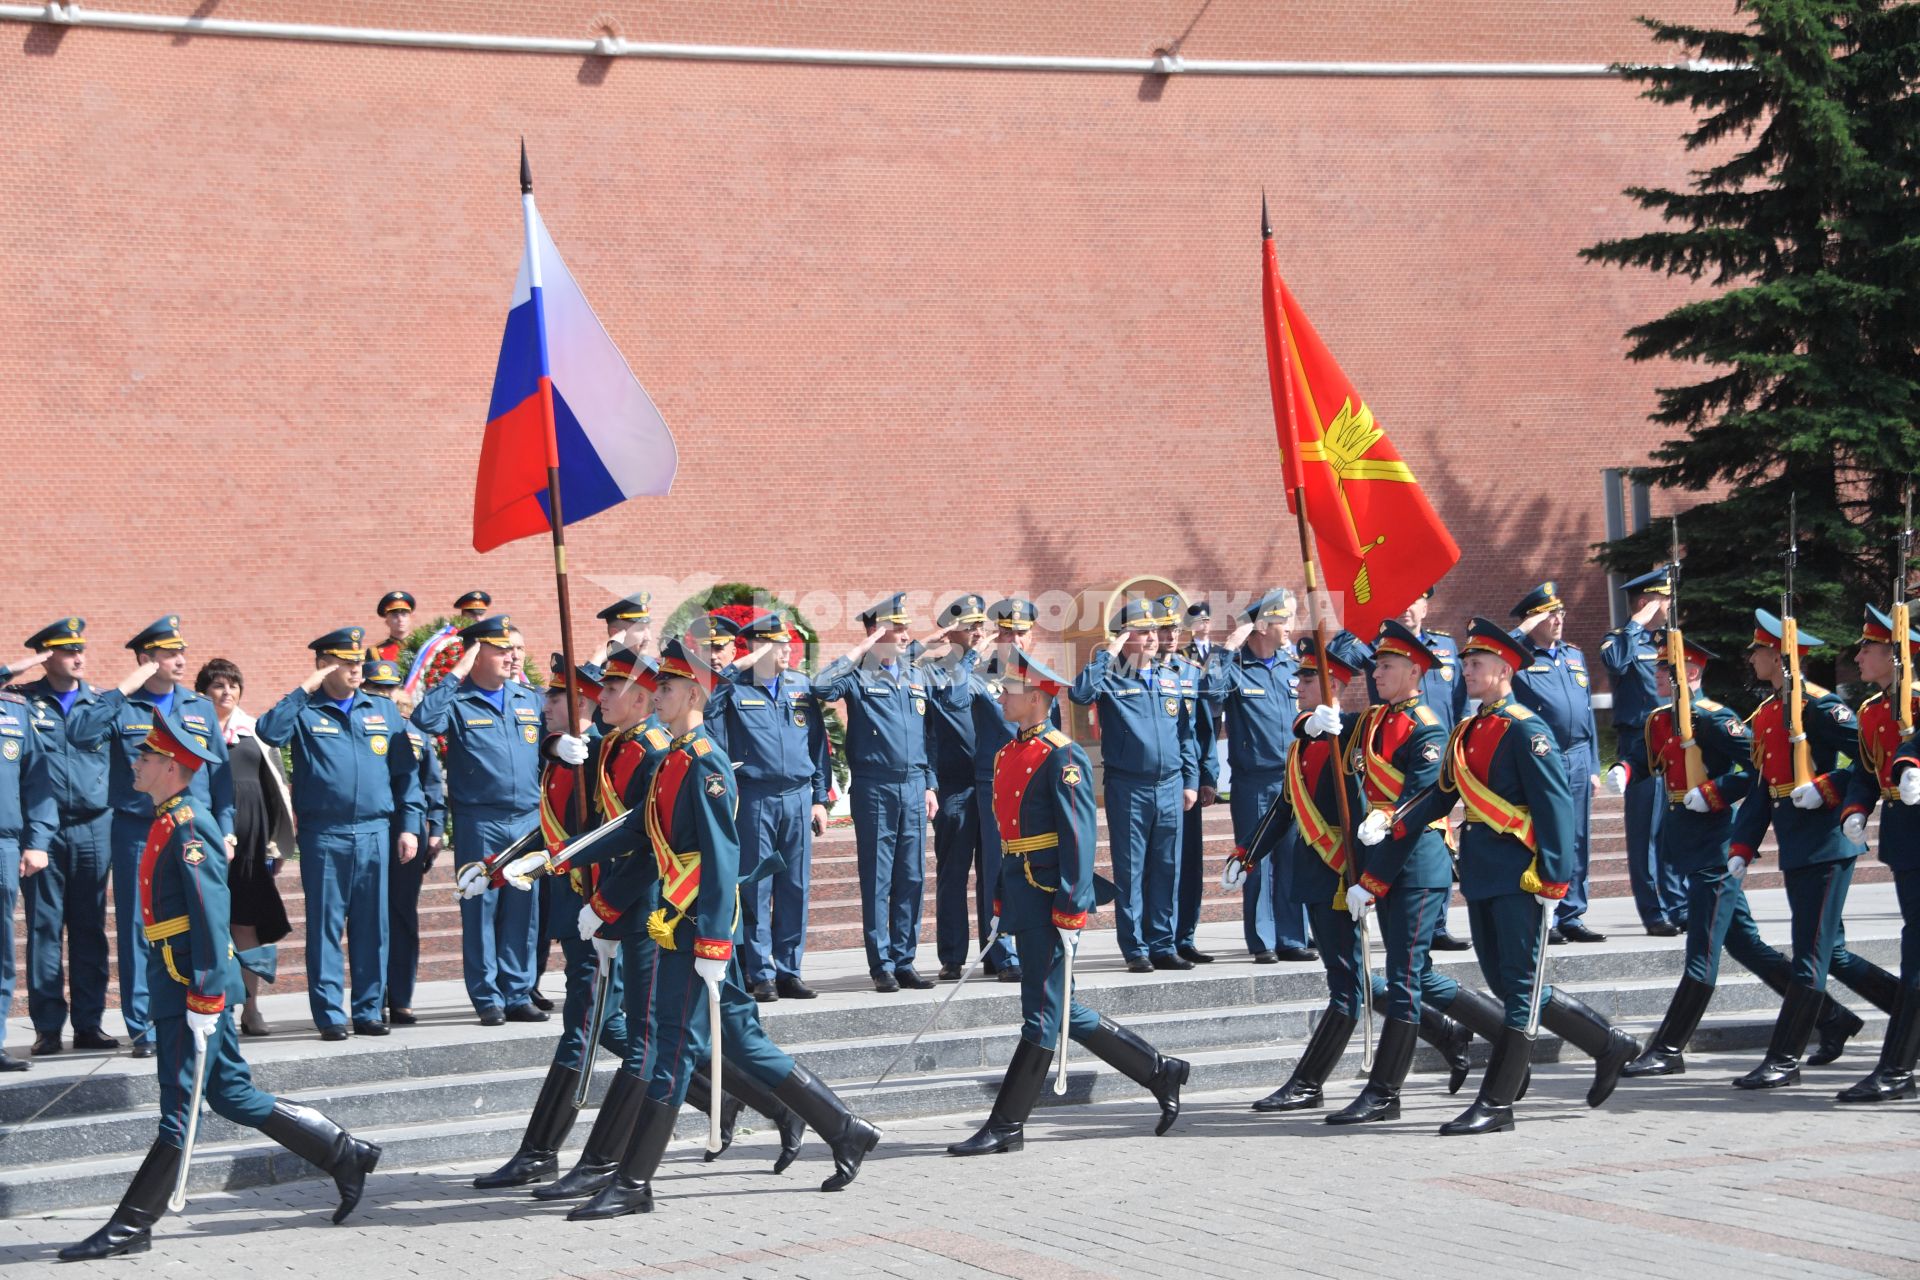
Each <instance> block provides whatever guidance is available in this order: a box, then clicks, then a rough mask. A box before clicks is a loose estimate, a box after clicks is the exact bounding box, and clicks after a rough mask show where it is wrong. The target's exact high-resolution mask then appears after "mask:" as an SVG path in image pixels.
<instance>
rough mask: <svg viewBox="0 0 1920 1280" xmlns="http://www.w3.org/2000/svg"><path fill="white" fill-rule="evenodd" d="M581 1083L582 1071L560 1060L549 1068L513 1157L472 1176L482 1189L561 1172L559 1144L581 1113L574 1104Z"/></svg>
mask: <svg viewBox="0 0 1920 1280" xmlns="http://www.w3.org/2000/svg"><path fill="white" fill-rule="evenodd" d="M579 1087H580V1073H579V1072H578V1071H575V1070H573V1069H572V1068H571V1067H563V1066H560V1065H559V1064H558V1063H555V1064H554V1065H553V1066H550V1067H548V1068H547V1078H546V1080H545V1081H544V1082H543V1083H542V1084H541V1086H540V1096H539V1098H537V1099H536V1100H535V1101H534V1104H533V1114H532V1115H531V1116H529V1117H527V1132H526V1134H525V1135H524V1136H522V1137H521V1139H520V1149H519V1150H518V1151H516V1152H514V1153H513V1158H512V1159H510V1160H508V1161H507V1162H506V1163H505V1164H503V1165H501V1166H500V1167H499V1168H498V1169H495V1170H494V1171H493V1172H492V1173H483V1174H481V1175H480V1176H479V1177H477V1178H475V1179H474V1180H473V1185H474V1186H476V1187H478V1188H479V1189H480V1190H482V1191H493V1190H496V1189H498V1188H500V1187H524V1186H526V1185H527V1184H528V1183H529V1182H545V1181H546V1180H547V1179H548V1178H551V1177H552V1176H553V1175H554V1174H556V1173H558V1172H560V1144H561V1143H562V1142H565V1141H566V1140H567V1133H568V1131H569V1130H571V1129H572V1128H573V1122H574V1120H575V1119H576V1118H578V1117H579V1115H580V1109H579V1108H578V1107H576V1106H574V1105H573V1094H574V1090H576V1089H578V1088H579Z"/></svg>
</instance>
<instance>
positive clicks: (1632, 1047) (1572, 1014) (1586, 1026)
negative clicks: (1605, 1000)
mask: <svg viewBox="0 0 1920 1280" xmlns="http://www.w3.org/2000/svg"><path fill="white" fill-rule="evenodd" d="M1540 1022H1541V1025H1542V1026H1544V1027H1546V1028H1547V1030H1549V1031H1551V1032H1553V1034H1555V1035H1557V1036H1559V1037H1560V1038H1561V1039H1562V1040H1565V1041H1566V1042H1567V1043H1568V1044H1570V1045H1572V1046H1573V1047H1574V1048H1576V1049H1578V1050H1580V1052H1582V1053H1584V1054H1586V1055H1587V1056H1588V1057H1590V1058H1592V1059H1593V1064H1594V1065H1593V1084H1592V1085H1591V1086H1589V1087H1588V1089H1587V1105H1588V1106H1590V1107H1597V1106H1599V1105H1600V1104H1601V1103H1603V1102H1605V1101H1606V1100H1607V1099H1608V1098H1609V1097H1611V1096H1612V1094H1613V1087H1614V1086H1615V1085H1617V1084H1619V1083H1620V1073H1621V1072H1622V1071H1624V1070H1626V1067H1627V1064H1628V1063H1629V1062H1632V1061H1633V1060H1634V1059H1635V1058H1637V1057H1639V1056H1640V1042H1639V1041H1638V1040H1635V1039H1634V1038H1633V1037H1632V1036H1630V1035H1628V1034H1627V1033H1626V1032H1624V1031H1621V1030H1619V1029H1617V1028H1616V1027H1615V1026H1614V1025H1613V1024H1612V1023H1610V1022H1608V1021H1607V1020H1606V1019H1605V1018H1603V1017H1601V1016H1600V1015H1599V1014H1597V1013H1595V1012H1594V1011H1593V1010H1592V1009H1589V1008H1588V1007H1587V1006H1586V1005H1584V1004H1582V1003H1581V1002H1580V1001H1579V1000H1576V999H1575V998H1574V997H1572V996H1570V995H1568V994H1566V993H1565V992H1564V991H1562V990H1561V989H1560V988H1558V987H1552V988H1550V989H1549V990H1548V991H1547V1000H1546V1004H1545V1005H1544V1006H1543V1007H1542V1008H1541V1010H1540Z"/></svg>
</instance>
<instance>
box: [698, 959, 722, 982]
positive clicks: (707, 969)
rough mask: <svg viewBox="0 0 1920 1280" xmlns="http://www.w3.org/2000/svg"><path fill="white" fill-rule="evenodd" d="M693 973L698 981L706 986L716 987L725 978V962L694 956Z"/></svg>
mask: <svg viewBox="0 0 1920 1280" xmlns="http://www.w3.org/2000/svg"><path fill="white" fill-rule="evenodd" d="M693 971H694V972H695V973H697V974H699V975H700V981H702V982H704V983H706V984H707V985H708V986H718V985H719V984H720V983H721V981H723V980H724V979H725V978H726V976H727V962H726V961H725V960H709V959H707V958H706V957H704V956H696V957H694V961H693Z"/></svg>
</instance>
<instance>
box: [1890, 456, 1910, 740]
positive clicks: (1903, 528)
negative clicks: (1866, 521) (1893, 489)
mask: <svg viewBox="0 0 1920 1280" xmlns="http://www.w3.org/2000/svg"><path fill="white" fill-rule="evenodd" d="M1901 489H1902V493H1901V496H1902V497H1903V498H1904V499H1905V500H1906V508H1907V509H1906V514H1905V515H1904V516H1902V517H1901V520H1900V534H1899V536H1898V537H1897V538H1895V539H1894V544H1895V546H1896V547H1897V548H1898V554H1897V556H1896V557H1895V559H1894V562H1893V643H1894V647H1895V649H1896V650H1897V651H1898V653H1899V654H1900V673H1899V676H1898V678H1897V679H1896V680H1895V681H1894V686H1895V687H1894V707H1895V711H1894V714H1895V716H1897V717H1898V718H1899V721H1900V736H1901V738H1902V739H1906V738H1911V737H1912V736H1913V632H1912V629H1911V620H1910V617H1909V613H1910V611H1909V610H1908V608H1907V563H1908V561H1910V560H1912V559H1913V481H1912V480H1908V481H1907V482H1906V484H1905V485H1903V486H1901Z"/></svg>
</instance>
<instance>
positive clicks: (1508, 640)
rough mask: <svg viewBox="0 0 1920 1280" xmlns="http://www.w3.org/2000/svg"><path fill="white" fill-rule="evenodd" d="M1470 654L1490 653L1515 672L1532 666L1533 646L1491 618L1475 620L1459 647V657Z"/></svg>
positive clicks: (1468, 626) (1550, 584) (1469, 624)
mask: <svg viewBox="0 0 1920 1280" xmlns="http://www.w3.org/2000/svg"><path fill="white" fill-rule="evenodd" d="M1547 585H1548V586H1552V585H1553V584H1552V583H1548V584H1547ZM1470 653H1490V654H1492V655H1493V656H1494V657H1496V658H1498V659H1500V660H1501V661H1502V662H1504V663H1506V664H1507V665H1508V666H1510V667H1512V668H1513V669H1514V670H1515V671H1520V670H1522V669H1524V668H1526V667H1528V666H1531V665H1532V664H1533V645H1532V644H1530V643H1529V642H1528V641H1527V640H1525V639H1523V638H1522V637H1519V636H1515V635H1510V634H1509V633H1508V631H1507V629H1506V628H1505V627H1503V626H1501V625H1500V624H1499V623H1497V622H1495V621H1494V620H1493V619H1491V618H1475V619H1474V620H1473V621H1471V622H1469V623H1468V624H1467V642H1466V643H1465V644H1463V645H1461V646H1460V656H1461V657H1463V658H1464V657H1466V656H1467V655H1468V654H1470Z"/></svg>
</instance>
